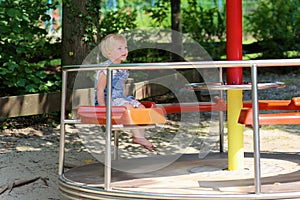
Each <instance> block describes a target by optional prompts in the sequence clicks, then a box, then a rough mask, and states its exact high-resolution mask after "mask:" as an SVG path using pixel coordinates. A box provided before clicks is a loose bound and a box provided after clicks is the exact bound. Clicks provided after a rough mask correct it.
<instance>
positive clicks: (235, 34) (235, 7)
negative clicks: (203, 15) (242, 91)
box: [226, 0, 243, 84]
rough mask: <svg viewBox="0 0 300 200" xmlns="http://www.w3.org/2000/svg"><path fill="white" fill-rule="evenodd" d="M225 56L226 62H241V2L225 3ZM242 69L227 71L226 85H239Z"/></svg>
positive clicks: (232, 0) (229, 1) (231, 1)
mask: <svg viewBox="0 0 300 200" xmlns="http://www.w3.org/2000/svg"><path fill="white" fill-rule="evenodd" d="M226 37H227V38H226V39H227V42H226V49H227V50H226V54H227V60H242V59H243V57H242V0H227V2H226ZM242 79H243V73H242V68H241V67H237V68H228V69H227V83H228V84H241V83H242Z"/></svg>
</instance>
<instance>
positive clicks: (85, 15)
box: [64, 0, 137, 48]
mask: <svg viewBox="0 0 300 200" xmlns="http://www.w3.org/2000/svg"><path fill="white" fill-rule="evenodd" d="M64 3H66V5H67V6H69V7H70V10H71V13H72V14H71V15H70V16H69V17H70V18H69V19H68V20H70V22H71V23H72V21H73V20H74V18H79V19H80V23H78V24H77V28H76V29H75V30H73V31H76V30H79V29H83V31H82V35H81V37H82V38H83V41H84V42H85V43H87V44H89V46H90V48H93V47H95V46H96V45H97V44H98V43H99V42H100V41H101V39H102V38H103V37H105V36H106V35H107V34H110V33H118V32H122V31H126V30H130V29H134V28H136V24H135V20H136V17H137V12H136V10H134V9H133V8H129V7H125V8H118V9H117V10H110V11H107V12H106V11H103V9H101V6H100V5H101V0H88V1H86V3H85V7H84V10H82V9H81V8H78V7H76V6H74V5H73V4H72V1H71V0H66V1H65V2H64Z"/></svg>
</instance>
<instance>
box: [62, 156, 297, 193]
mask: <svg viewBox="0 0 300 200" xmlns="http://www.w3.org/2000/svg"><path fill="white" fill-rule="evenodd" d="M299 157H300V154H299V153H261V172H262V174H261V175H262V176H261V194H257V193H255V185H254V178H253V177H254V163H253V155H252V154H251V153H246V155H245V161H244V169H243V170H233V171H229V170H228V169H227V154H226V153H210V154H209V155H208V156H206V157H205V158H203V159H200V158H199V155H198V154H184V155H182V156H180V157H179V158H178V159H176V158H177V155H174V156H170V155H168V156H154V157H147V158H134V159H119V160H114V161H112V171H111V189H109V190H105V189H104V165H103V164H102V163H93V164H88V165H84V166H80V167H76V168H73V169H70V170H68V171H66V172H65V173H64V174H63V176H62V177H61V178H60V184H59V187H60V190H61V192H62V194H63V195H65V196H67V197H69V198H71V199H283V198H284V199H292V198H299V197H300V192H299V191H300V159H299ZM174 158H175V159H174Z"/></svg>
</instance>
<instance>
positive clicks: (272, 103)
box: [238, 97, 300, 126]
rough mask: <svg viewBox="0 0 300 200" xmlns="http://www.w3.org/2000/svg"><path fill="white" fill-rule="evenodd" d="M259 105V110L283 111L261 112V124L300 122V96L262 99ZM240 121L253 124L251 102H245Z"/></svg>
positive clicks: (248, 124)
mask: <svg viewBox="0 0 300 200" xmlns="http://www.w3.org/2000/svg"><path fill="white" fill-rule="evenodd" d="M258 107H259V110H269V111H270V110H273V111H274V110H277V111H281V112H280V113H278V112H277V113H265V114H259V116H258V118H259V125H274V124H300V113H299V110H300V97H294V98H292V99H291V100H260V101H259V102H258ZM282 111H285V112H282ZM287 111H290V112H287ZM291 111H297V112H291ZM238 122H239V123H241V124H245V125H246V126H253V109H252V105H251V103H244V106H243V109H242V111H241V114H240V117H239V120H238Z"/></svg>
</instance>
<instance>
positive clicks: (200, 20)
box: [182, 0, 226, 59]
mask: <svg viewBox="0 0 300 200" xmlns="http://www.w3.org/2000/svg"><path fill="white" fill-rule="evenodd" d="M222 13H225V12H221V11H220V10H219V8H218V7H214V8H207V9H204V8H203V7H202V6H201V5H199V4H198V1H196V0H188V6H187V7H186V8H185V9H183V12H182V29H183V32H184V33H188V34H189V35H190V36H191V37H192V38H193V39H194V40H195V41H197V42H198V43H199V44H201V45H202V46H203V47H204V48H205V49H206V50H207V52H208V53H209V54H210V55H211V57H213V58H214V59H219V58H220V57H221V55H223V54H224V53H225V44H224V41H225V37H226V34H225V33H226V29H225V20H224V19H225V16H223V14H222ZM217 42H218V43H217ZM220 44H221V45H223V46H221V45H220Z"/></svg>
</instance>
